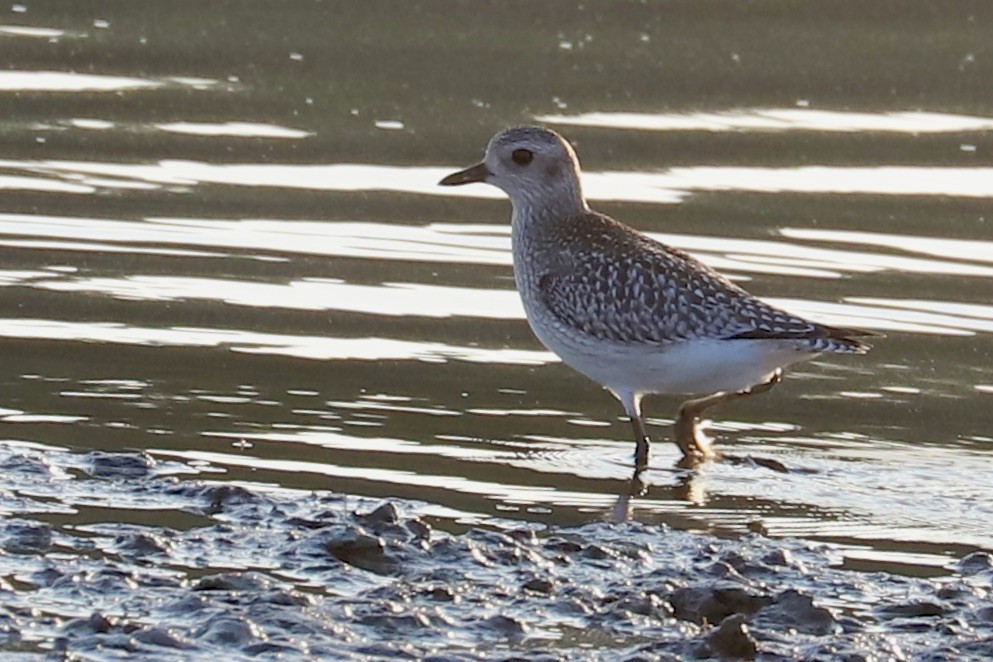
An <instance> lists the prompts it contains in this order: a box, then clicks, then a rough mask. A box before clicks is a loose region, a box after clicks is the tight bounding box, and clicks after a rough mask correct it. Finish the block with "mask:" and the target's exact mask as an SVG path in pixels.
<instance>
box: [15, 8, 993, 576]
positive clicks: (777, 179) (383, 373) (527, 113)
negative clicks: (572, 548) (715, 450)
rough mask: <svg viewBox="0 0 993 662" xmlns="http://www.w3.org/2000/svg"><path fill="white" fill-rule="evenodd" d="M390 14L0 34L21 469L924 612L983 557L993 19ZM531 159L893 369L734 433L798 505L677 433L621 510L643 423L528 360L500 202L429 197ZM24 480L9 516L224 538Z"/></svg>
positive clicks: (789, 395) (803, 381)
mask: <svg viewBox="0 0 993 662" xmlns="http://www.w3.org/2000/svg"><path fill="white" fill-rule="evenodd" d="M222 7H223V8H222ZM392 7H393V6H392V5H386V4H384V3H376V2H372V3H361V4H356V3H339V2H317V1H315V2H307V3H297V4H295V5H294V7H293V9H292V10H288V9H286V7H285V6H284V5H283V4H280V3H272V2H249V3H236V4H231V5H226V4H225V5H210V6H200V5H196V4H193V3H189V4H184V8H183V9H182V10H181V11H180V10H178V9H176V6H175V5H174V4H168V5H167V4H163V3H157V4H156V5H150V6H145V5H143V7H142V9H141V10H140V11H139V10H138V9H136V8H135V6H134V5H133V4H132V3H122V2H116V3H95V2H85V1H83V2H80V1H77V2H73V3H60V4H57V5H56V4H44V3H38V4H35V3H27V2H25V3H20V4H15V5H13V6H12V7H11V8H10V10H9V11H7V12H6V13H5V14H3V15H2V16H0V45H2V46H3V48H4V52H5V55H6V58H5V61H6V64H7V70H5V71H0V109H2V111H3V112H2V114H0V117H2V118H3V119H2V120H0V135H2V137H3V141H4V152H3V155H2V159H0V188H2V189H3V192H4V202H3V206H2V208H0V256H2V261H0V265H2V269H0V311H2V312H0V346H2V347H3V354H4V361H3V362H2V364H0V386H2V391H0V392H2V393H3V398H2V400H0V407H2V409H0V414H2V421H3V423H4V427H5V430H6V432H5V434H4V435H3V439H4V440H5V441H4V443H5V444H6V445H7V446H8V447H9V448H10V449H18V448H21V447H22V446H25V445H26V447H29V448H31V449H32V452H37V453H40V454H42V455H46V454H53V455H54V454H61V453H65V452H69V453H76V454H83V453H86V452H88V451H94V450H103V451H146V452H147V453H148V454H149V455H150V456H151V457H153V458H155V459H157V460H160V461H163V462H170V463H173V464H170V465H169V466H174V467H177V471H179V472H180V474H181V475H184V476H187V475H189V477H190V478H192V477H199V478H206V479H209V480H211V481H221V482H232V483H238V484H243V485H248V486H268V487H270V488H271V487H272V486H276V487H279V488H288V489H302V490H320V491H332V492H339V493H345V494H350V495H358V496H363V497H371V498H374V499H375V498H385V497H390V498H401V499H413V500H417V501H418V502H421V503H423V504H429V506H430V507H432V508H434V510H432V511H431V515H432V517H434V518H436V519H435V520H434V521H435V524H436V525H437V526H441V527H442V528H448V529H450V530H461V529H462V528H463V526H464V525H466V524H477V523H483V524H489V525H497V526H503V525H504V523H506V522H512V523H517V524H520V523H521V522H535V523H539V524H543V525H579V524H584V523H587V522H591V521H596V520H599V519H603V518H617V517H618V516H620V517H626V518H629V519H631V520H634V521H636V522H642V523H647V524H658V523H664V524H668V525H671V526H672V527H674V528H677V529H685V530H690V531H709V532H714V533H718V534H721V535H733V534H740V533H743V532H745V531H749V530H761V531H765V532H766V533H767V534H768V535H771V536H773V537H787V536H789V537H793V536H796V537H799V538H802V539H807V540H813V541H821V542H826V543H830V545H831V546H832V549H836V550H837V555H836V556H834V557H833V558H835V559H836V564H837V565H838V566H840V567H845V568H852V569H868V570H883V571H886V572H892V573H898V574H910V575H942V574H945V573H949V572H951V571H952V570H951V569H952V568H953V567H954V564H955V563H956V561H957V560H959V559H960V558H962V557H964V556H965V555H966V554H968V553H970V552H972V551H975V550H977V549H985V550H991V549H993V533H991V530H990V527H989V524H988V523H989V522H990V521H991V518H993V505H991V502H990V499H989V494H990V490H991V488H993V478H991V477H990V472H989V466H990V461H991V459H993V433H991V426H990V422H991V417H990V413H989V412H990V405H991V403H993V400H991V398H993V361H991V357H993V335H991V331H993V280H991V276H993V233H991V231H990V223H993V221H991V220H989V217H990V210H991V209H993V207H991V204H993V201H991V200H990V198H991V197H993V177H991V175H993V166H991V161H990V156H989V155H990V150H991V149H993V141H991V139H990V129H991V128H993V103H991V102H990V100H989V99H988V98H987V97H988V95H987V94H986V93H985V90H986V88H987V87H988V81H989V80H990V77H991V75H993V59H991V58H990V56H989V53H988V35H989V27H990V24H991V23H990V18H991V17H990V16H988V14H989V12H988V8H986V6H985V5H981V4H974V3H967V2H956V3H953V4H952V5H947V4H946V5H945V6H944V7H945V9H944V10H943V11H942V12H937V11H932V10H930V9H929V8H927V7H924V6H919V5H918V4H915V3H897V4H895V5H894V4H891V5H887V6H886V7H885V8H884V7H882V6H880V7H876V8H867V7H865V6H864V5H863V4H861V3H859V4H856V3H833V4H832V5H831V6H830V7H828V6H824V7H819V6H813V5H808V4H806V3H802V4H801V3H790V2H768V3H746V4H742V5H736V6H727V5H726V4H725V3H710V2H703V3H674V2H664V3H656V4H646V5H643V6H642V5H624V6H623V7H618V6H615V5H614V4H611V3H605V2H593V3H590V2H586V3H583V4H582V6H574V5H572V4H570V3H563V2H552V3H544V4H542V5H541V6H532V5H530V4H528V5H526V6H525V5H520V4H518V3H506V4H503V5H500V6H498V7H487V8H485V10H483V9H480V8H479V7H478V6H477V5H476V4H475V3H438V2H421V3H408V4H407V5H406V7H407V9H406V11H405V12H404V13H403V15H402V16H401V15H398V14H397V13H396V12H395V11H394V10H393V9H392ZM481 13H485V19H486V21H485V24H486V27H485V28H484V27H482V26H481V25H480V21H479V18H480V14H481ZM525 14H533V16H530V18H531V20H526V21H522V20H521V18H522V16H523V15H525ZM524 122H542V123H545V124H547V125H549V126H552V127H555V128H558V129H560V130H561V131H563V132H564V133H565V134H566V135H567V136H569V137H570V139H572V140H573V141H574V143H575V144H576V146H577V149H578V151H579V153H580V156H581V157H582V158H583V161H584V167H585V170H586V176H585V179H584V182H585V185H586V189H587V193H588V195H589V197H590V198H591V200H592V202H593V204H594V206H596V207H597V208H598V209H600V210H602V211H605V212H607V213H610V214H612V215H615V216H617V217H619V218H621V219H623V220H625V221H626V222H628V223H630V224H632V225H634V226H636V227H638V228H640V229H642V230H644V231H646V232H648V233H650V234H652V235H653V236H656V237H657V238H659V239H662V240H664V241H666V242H668V243H670V244H672V245H675V246H678V247H680V248H683V249H685V250H687V251H690V252H692V253H693V254H694V255H696V256H698V257H699V258H700V259H702V260H704V261H705V262H707V263H708V264H711V265H712V266H714V267H716V268H718V269H720V270H722V271H723V272H725V273H727V274H729V275H730V276H732V277H733V278H735V279H736V280H738V281H740V282H742V283H743V284H744V285H745V286H746V287H748V288H749V289H750V290H752V291H753V292H755V293H757V294H760V295H762V296H764V297H766V298H768V299H769V300H770V301H773V302H775V303H777V304H779V305H782V306H784V307H786V308H788V309H790V310H792V311H794V312H797V313H800V314H803V315H807V316H810V317H812V318H815V319H818V320H821V321H824V322H828V323H836V324H845V325H855V326H861V327H865V328H870V329H874V330H877V331H880V332H882V333H885V334H886V338H885V339H881V340H879V341H878V342H876V347H875V349H874V350H873V352H872V353H871V354H869V355H868V356H867V357H853V358H845V357H841V358H830V359H828V358H826V359H823V360H818V361H814V362H811V363H809V364H806V365H803V366H799V367H797V369H795V370H794V371H792V373H791V374H790V375H789V376H788V378H787V380H786V381H785V382H784V383H783V384H782V385H780V386H778V387H777V388H776V389H774V390H773V391H772V392H771V393H769V394H767V395H763V396H761V397H756V398H754V399H751V400H748V401H744V402H741V403H738V404H735V405H733V406H729V407H727V408H724V409H720V410H718V411H716V412H715V421H714V424H713V427H712V434H713V436H715V437H716V439H717V443H718V444H719V447H720V448H723V449H725V450H728V451H729V452H733V453H734V454H735V455H739V456H749V457H753V458H765V459H774V460H778V461H780V462H782V463H783V464H784V465H786V466H787V467H788V468H789V469H790V470H791V471H790V472H789V473H777V472H774V471H771V470H769V469H768V468H764V467H763V466H761V465H759V464H754V463H748V462H746V463H744V464H730V463H717V464H713V465H710V466H706V467H702V468H700V469H698V470H696V471H684V470H680V469H676V468H675V467H674V464H675V461H676V459H677V454H678V452H677V450H676V448H675V446H673V445H672V444H669V443H668V442H666V441H665V440H666V439H667V437H668V434H669V430H668V427H667V426H668V424H669V423H670V422H671V418H670V417H671V415H672V414H673V412H674V411H675V409H676V407H677V405H678V402H677V401H676V400H675V399H673V398H662V397H659V398H654V399H650V400H649V401H648V402H647V406H646V408H647V412H648V414H649V416H651V417H653V418H652V420H651V422H652V424H653V426H652V431H653V432H654V436H655V437H656V438H657V439H658V443H656V444H655V445H654V446H653V455H652V460H651V470H650V471H649V472H648V473H647V474H646V475H645V477H644V480H645V483H646V490H645V492H644V493H643V494H636V495H634V496H633V497H632V496H630V495H629V490H630V488H629V484H628V478H629V475H630V463H631V454H632V443H631V441H630V439H629V431H628V426H627V424H626V423H625V422H623V421H622V420H621V419H620V417H619V413H620V408H619V406H618V405H617V404H616V403H615V402H613V401H612V400H611V398H610V397H609V396H608V395H607V394H606V393H604V392H602V391H600V389H599V388H598V387H596V386H595V385H593V384H590V383H587V382H586V381H585V380H584V378H582V377H580V376H578V375H576V374H574V373H572V372H571V371H570V370H569V369H568V368H566V367H564V366H563V365H562V364H561V363H559V362H558V361H557V359H556V358H555V357H554V356H553V355H551V354H549V353H548V352H546V351H544V349H543V348H542V347H541V346H540V345H539V344H538V343H537V341H536V340H535V339H534V338H533V337H532V335H531V334H530V332H529V330H528V329H527V326H526V323H525V322H524V320H523V311H522V309H521V306H520V304H519V302H518V299H517V295H516V293H515V292H514V291H513V282H512V278H511V273H510V266H509V265H510V253H509V228H508V223H507V219H508V214H509V209H508V204H507V202H506V201H505V200H504V199H502V198H501V196H500V195H499V193H498V192H497V191H495V190H494V189H489V188H487V187H483V186H469V187H460V188H457V189H450V188H440V187H437V186H436V182H437V180H438V179H439V178H440V177H441V176H442V175H444V174H446V173H448V172H450V171H452V170H454V169H456V168H458V167H462V166H465V165H469V164H470V163H473V162H475V161H476V160H477V159H478V158H479V156H480V154H481V151H482V148H483V146H484V145H485V143H486V141H487V140H488V138H489V136H490V135H491V134H492V133H493V132H494V131H495V130H497V129H498V128H500V127H503V126H506V125H510V124H517V123H524ZM7 478H8V482H7V485H6V486H5V489H6V490H9V492H10V494H11V495H12V497H11V498H10V499H7V500H6V501H5V502H4V510H5V512H6V513H7V514H8V515H10V516H18V517H20V516H27V515H28V514H30V517H32V518H35V519H37V520H40V521H43V522H49V523H52V524H54V525H57V527H70V528H71V527H73V526H78V521H77V518H83V519H84V520H85V521H86V522H89V523H92V524H93V525H98V524H99V525H108V526H109V525H113V524H114V523H116V522H122V521H123V522H130V521H147V519H148V518H150V517H154V518H155V521H156V522H158V523H161V524H163V525H167V526H171V527H175V528H178V529H184V530H185V529H186V528H188V527H192V526H195V524H193V523H191V522H190V521H189V520H188V518H183V517H180V516H177V514H176V512H175V511H174V510H172V507H171V506H170V505H169V504H168V503H166V502H162V503H161V504H158V505H156V502H155V499H154V498H150V500H149V501H147V502H144V503H143V505H141V507H138V506H136V502H135V501H133V500H132V499H122V498H120V497H119V495H115V496H114V497H113V498H110V497H108V498H106V499H101V498H100V496H99V495H95V496H91V497H87V499H86V500H85V504H86V505H85V506H84V505H83V503H80V502H77V501H74V499H73V497H71V496H69V495H70V494H71V490H68V491H67V492H66V493H65V494H62V493H58V492H56V493H52V494H47V495H46V496H45V498H44V499H43V500H42V501H43V503H44V504H46V505H45V506H44V507H43V508H42V507H39V505H38V504H39V501H38V500H37V499H33V498H27V497H24V498H16V497H17V496H18V495H21V494H23V495H30V494H31V489H32V488H31V482H30V476H25V475H22V474H21V473H19V472H17V471H14V472H12V473H11V474H9V475H8V476H7ZM74 480H76V477H75V476H74V475H73V474H72V473H71V472H70V473H68V474H66V476H65V484H66V485H70V484H71V483H72V482H73V481H74ZM67 489H68V488H67ZM267 489H268V488H267ZM138 496H139V495H134V498H135V499H138ZM157 511H158V512H157ZM84 513H85V515H84ZM211 564H212V562H211V561H207V562H205V564H202V566H203V567H206V568H210V567H212V565H211Z"/></svg>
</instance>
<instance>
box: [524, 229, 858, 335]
mask: <svg viewBox="0 0 993 662" xmlns="http://www.w3.org/2000/svg"><path fill="white" fill-rule="evenodd" d="M530 249H531V250H532V251H533V252H534V253H535V254H536V255H537V256H541V257H539V259H538V260H537V262H538V263H539V264H543V265H545V269H544V271H541V270H539V273H537V274H536V276H537V283H536V286H537V288H538V291H539V293H540V296H541V299H542V301H543V302H544V304H545V305H546V306H547V307H548V309H549V310H550V311H551V312H552V313H553V314H554V315H555V316H556V317H557V318H559V319H560V320H561V321H562V323H563V324H567V325H568V326H570V327H572V328H574V329H576V330H577V331H580V332H582V333H585V334H588V335H590V336H593V337H595V338H597V339H599V340H608V341H613V342H619V343H651V344H657V345H667V344H671V343H675V342H679V341H685V340H694V339H705V338H706V339H722V340H728V341H733V340H739V339H781V340H793V341H801V342H802V343H803V344H806V345H808V346H809V348H810V350H811V351H814V352H852V353H864V352H865V351H866V350H867V347H866V345H864V344H863V343H861V342H859V341H858V340H856V339H855V337H856V336H858V335H866V334H864V333H863V332H859V331H854V330H850V329H838V328H834V327H829V326H825V325H822V324H816V323H813V322H809V321H807V320H805V319H802V318H800V317H797V316H795V315H791V314H789V313H787V312H784V311H782V310H779V309H778V308H775V307H774V306H771V305H769V304H767V303H765V302H763V301H761V300H759V299H757V298H755V297H753V296H751V295H750V294H748V292H746V291H745V290H743V289H742V288H740V287H738V286H737V285H735V284H734V283H733V282H731V281H730V280H728V279H727V278H725V277H724V276H722V275H721V274H719V273H718V272H716V271H714V270H713V269H711V268H709V267H708V266H706V265H705V264H703V263H701V262H699V261H698V260H696V259H694V258H693V257H691V256H689V255H687V254H686V253H684V252H682V251H680V250H678V249H675V248H672V247H669V246H666V245H664V244H662V243H659V242H657V241H655V240H653V239H651V238H649V237H647V236H645V235H643V234H641V233H638V232H636V231H634V230H632V229H631V228H629V227H627V226H625V225H622V224H621V223H619V222H617V221H615V220H614V219H612V218H610V217H608V216H605V215H603V214H598V213H595V212H586V213H583V214H579V215H573V216H569V217H565V218H559V219H555V220H554V221H550V222H544V223H542V224H541V226H540V227H537V228H535V231H534V234H533V236H532V240H531V246H530Z"/></svg>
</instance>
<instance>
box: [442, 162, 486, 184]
mask: <svg viewBox="0 0 993 662" xmlns="http://www.w3.org/2000/svg"><path fill="white" fill-rule="evenodd" d="M489 176H490V171H489V168H487V167H486V164H485V163H477V164H476V165H474V166H472V167H471V168H466V169H465V170H459V171H458V172H453V173H452V174H450V175H449V176H448V177H445V178H444V179H443V180H441V181H440V182H438V184H439V185H441V186H462V185H463V184H472V183H473V182H485V181H486V178H487V177H489Z"/></svg>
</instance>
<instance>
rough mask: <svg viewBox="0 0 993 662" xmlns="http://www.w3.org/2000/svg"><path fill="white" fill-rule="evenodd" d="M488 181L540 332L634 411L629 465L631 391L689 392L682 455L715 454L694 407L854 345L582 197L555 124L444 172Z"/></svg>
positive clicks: (637, 423) (639, 461) (497, 142)
mask: <svg viewBox="0 0 993 662" xmlns="http://www.w3.org/2000/svg"><path fill="white" fill-rule="evenodd" d="M473 182H485V183H487V184H492V185H494V186H496V187H497V188H499V189H501V190H503V192H504V193H506V194H507V195H508V196H509V197H510V202H511V205H512V208H513V211H512V214H511V243H512V247H513V256H514V280H515V282H516V285H517V290H518V292H520V295H521V299H522V300H523V302H524V310H525V312H526V313H527V319H528V323H529V324H530V326H531V329H532V330H533V331H534V334H535V335H536V336H537V337H538V339H539V340H540V341H541V342H542V343H543V344H544V345H545V347H547V348H548V349H550V350H551V351H553V352H555V353H556V354H558V355H559V357H561V358H562V360H563V361H564V362H565V363H566V364H567V365H569V366H571V367H572V368H574V369H575V370H578V371H579V372H580V373H582V374H584V375H586V376H587V377H589V378H590V379H592V380H593V381H595V382H598V383H600V384H601V385H602V386H603V387H605V388H606V389H607V390H609V391H610V392H611V393H613V394H614V396H616V397H617V399H618V400H620V401H621V404H623V405H624V411H625V413H626V414H627V416H628V417H629V418H630V419H631V424H632V426H633V428H634V434H635V440H636V447H635V467H636V469H637V470H640V469H642V468H644V467H645V466H646V464H647V461H648V445H649V437H648V433H647V432H646V430H645V423H644V419H643V418H642V410H641V400H642V397H643V396H645V395H647V394H651V393H670V394H691V395H692V394H706V395H705V396H704V397H700V398H696V399H692V400H687V401H686V402H684V403H683V404H682V406H681V407H680V409H679V414H678V416H677V418H676V423H675V437H676V443H677V444H678V445H679V448H680V449H681V450H682V451H683V454H684V455H685V456H686V457H687V458H691V459H692V458H699V459H703V458H709V457H711V456H713V455H714V452H713V450H712V447H711V444H710V441H709V440H708V439H707V438H706V437H705V436H704V435H703V433H702V432H701V429H700V421H701V415H702V414H703V412H704V410H706V409H708V408H710V407H712V406H714V405H716V404H719V403H721V402H726V401H728V400H731V399H734V398H738V397H742V396H745V395H749V394H754V393H760V392H763V391H767V390H769V388H771V387H772V386H773V385H775V384H776V383H777V382H779V381H780V379H781V377H782V370H783V368H784V367H786V366H788V365H790V364H793V363H796V362H798V361H806V360H808V359H812V358H814V357H815V356H818V355H819V354H823V353H842V354H864V353H865V352H866V351H868V349H869V347H868V346H867V345H866V344H864V343H863V342H862V341H860V340H858V338H859V337H864V336H869V335H875V334H872V333H870V332H866V331H861V330H857V329H843V328H836V327H832V326H826V325H824V324H818V323H816V322H811V321H809V320H805V319H803V318H801V317H797V316H796V315H793V314H790V313H788V312H785V311H783V310H780V309H778V308H776V307H775V306H772V305H770V304H768V303H765V302H763V301H761V300H760V299H757V298H755V297H753V296H752V295H750V294H749V293H748V292H746V291H745V290H743V289H742V288H741V287H739V286H737V285H735V284H734V283H733V282H731V281H730V280H728V279H727V278H725V277H724V276H722V275H721V274H719V273H718V272H716V271H714V270H713V269H711V268H710V267H708V266H706V265H705V264H703V263H701V262H699V261H698V260H696V259H694V258H693V257H691V256H690V255H688V254H686V253H684V252H683V251H681V250H678V249H675V248H672V247H670V246H666V245H665V244H662V243H660V242H658V241H655V240H653V239H651V238H649V237H647V236H645V235H644V234H642V233H641V232H638V231H637V230H635V229H633V228H631V227H628V226H627V225H624V224H623V223H620V222H619V221H616V220H614V219H613V218H611V217H609V216H606V215H604V214H600V213H597V212H595V211H593V210H592V209H590V207H589V205H588V204H587V203H586V199H585V198H584V197H583V189H582V186H581V182H580V168H579V159H578V158H577V157H576V153H575V151H573V149H572V147H571V146H570V145H569V143H568V142H567V141H566V140H565V139H564V138H563V137H562V136H561V135H559V134H558V133H556V132H554V131H551V130H549V129H544V128H540V127H518V128H511V129H506V130H503V131H500V132H499V133H497V134H496V135H495V136H494V137H493V138H492V140H490V142H489V145H487V147H486V156H485V158H484V159H483V162H482V163H479V164H477V165H474V166H472V167H471V168H467V169H465V170H461V171H459V172H456V173H453V174H451V175H449V176H448V177H445V178H444V179H442V180H441V182H440V184H441V185H443V186H458V185H462V184H469V183H473Z"/></svg>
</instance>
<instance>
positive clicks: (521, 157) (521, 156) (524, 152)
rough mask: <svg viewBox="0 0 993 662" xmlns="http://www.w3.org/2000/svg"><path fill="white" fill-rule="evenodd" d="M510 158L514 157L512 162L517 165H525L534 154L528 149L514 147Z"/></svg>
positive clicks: (532, 158) (531, 159)
mask: <svg viewBox="0 0 993 662" xmlns="http://www.w3.org/2000/svg"><path fill="white" fill-rule="evenodd" d="M510 158H512V159H514V163H516V164H517V165H519V166H526V165H527V164H529V163H531V161H533V160H534V154H532V153H531V150H529V149H515V150H514V153H513V154H511V155H510Z"/></svg>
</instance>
